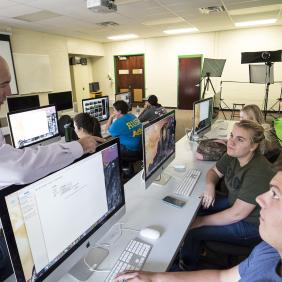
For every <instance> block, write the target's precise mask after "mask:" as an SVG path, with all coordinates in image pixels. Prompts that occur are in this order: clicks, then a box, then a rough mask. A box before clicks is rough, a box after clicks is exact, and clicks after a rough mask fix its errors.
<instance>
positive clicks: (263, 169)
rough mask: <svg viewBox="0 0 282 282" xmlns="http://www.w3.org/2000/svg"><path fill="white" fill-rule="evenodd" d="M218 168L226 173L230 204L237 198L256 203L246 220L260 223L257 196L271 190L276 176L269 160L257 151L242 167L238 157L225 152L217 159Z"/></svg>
mask: <svg viewBox="0 0 282 282" xmlns="http://www.w3.org/2000/svg"><path fill="white" fill-rule="evenodd" d="M216 168H217V169H218V171H219V172H220V173H222V174H223V175H224V182H225V185H226V188H227V190H228V201H229V204H230V206H232V205H233V204H234V202H235V201H236V200H237V199H240V200H242V201H244V202H247V203H250V204H253V205H255V206H256V207H255V209H254V210H253V211H252V212H251V213H250V214H249V215H248V216H247V217H246V218H245V219H244V220H245V221H247V222H249V223H253V224H255V225H258V224H259V211H260V207H259V205H258V204H257V203H256V197H257V196H258V195H260V194H262V193H264V192H266V191H268V190H269V182H270V180H271V178H272V177H273V176H274V172H273V171H272V170H271V167H270V164H269V162H268V161H267V160H266V159H265V157H264V156H262V155H261V154H260V153H259V152H256V153H255V154H254V156H253V158H252V159H251V160H250V161H249V162H248V163H247V164H246V165H244V166H243V167H241V166H240V164H239V161H238V160H237V158H234V157H230V156H228V155H227V154H224V155H223V156H222V158H221V159H220V160H219V161H217V163H216Z"/></svg>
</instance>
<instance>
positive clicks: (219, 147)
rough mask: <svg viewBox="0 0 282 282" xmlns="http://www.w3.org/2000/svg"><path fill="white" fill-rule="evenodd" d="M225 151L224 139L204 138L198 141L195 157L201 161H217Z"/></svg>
mask: <svg viewBox="0 0 282 282" xmlns="http://www.w3.org/2000/svg"><path fill="white" fill-rule="evenodd" d="M225 152H226V141H224V140H219V139H205V140H201V141H200V142H199V145H198V147H197V153H196V158H197V159H198V160H203V161H218V160H219V159H220V158H221V157H222V155H223V154H224V153H225Z"/></svg>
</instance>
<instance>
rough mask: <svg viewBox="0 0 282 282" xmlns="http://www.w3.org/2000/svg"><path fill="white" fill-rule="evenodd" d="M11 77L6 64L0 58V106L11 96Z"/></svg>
mask: <svg viewBox="0 0 282 282" xmlns="http://www.w3.org/2000/svg"><path fill="white" fill-rule="evenodd" d="M10 81H11V75H10V71H9V67H8V64H7V62H6V61H5V60H4V58H3V57H1V56H0V105H1V104H3V103H4V101H5V100H6V97H7V96H9V95H11V88H10Z"/></svg>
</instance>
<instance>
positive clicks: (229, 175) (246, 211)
mask: <svg viewBox="0 0 282 282" xmlns="http://www.w3.org/2000/svg"><path fill="white" fill-rule="evenodd" d="M263 140H264V129H263V127H262V126H261V125H259V124H258V123H256V122H253V121H249V120H241V121H240V122H238V123H236V124H235V125H234V127H233V130H232V132H231V134H230V138H229V139H228V141H227V152H226V154H224V155H223V156H222V158H221V159H220V160H219V161H217V163H216V165H215V166H214V167H212V168H211V169H210V170H209V171H208V173H207V176H206V189H205V192H204V193H203V198H202V206H203V210H202V211H201V212H200V214H202V216H197V217H196V219H195V221H194V222H193V224H192V226H191V229H190V231H189V232H188V235H187V237H186V240H185V243H184V245H183V247H182V250H181V258H182V261H183V265H184V267H185V268H186V269H187V270H193V269H195V268H196V267H197V263H198V260H199V256H200V251H201V246H202V243H203V242H204V241H206V240H209V241H221V242H226V243H233V244H238V245H245V246H248V245H252V244H255V243H258V242H259V241H260V236H259V231H258V224H259V206H258V205H257V203H256V201H255V199H256V197H257V196H258V195H259V194H261V193H264V192H266V191H267V190H268V183H269V181H270V179H271V178H272V176H273V172H272V170H271V167H270V164H269V162H268V161H267V160H266V159H265V158H264V157H263V156H262V154H261V153H260V150H259V147H260V143H261V142H262V141H263ZM221 178H223V180H224V182H225V186H226V188H227V190H228V196H227V197H221V198H219V197H215V187H216V185H217V183H218V182H219V180H220V179H221ZM203 214H205V215H203Z"/></svg>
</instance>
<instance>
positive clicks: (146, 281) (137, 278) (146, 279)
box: [113, 271, 155, 282]
mask: <svg viewBox="0 0 282 282" xmlns="http://www.w3.org/2000/svg"><path fill="white" fill-rule="evenodd" d="M154 275H155V274H154V273H152V272H144V271H129V272H121V273H119V274H118V275H117V276H116V278H115V279H114V280H113V282H121V281H127V280H128V281H130V282H142V281H143V282H153V281H154Z"/></svg>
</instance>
